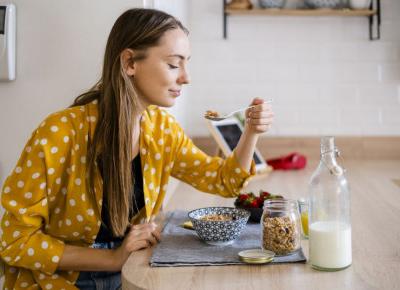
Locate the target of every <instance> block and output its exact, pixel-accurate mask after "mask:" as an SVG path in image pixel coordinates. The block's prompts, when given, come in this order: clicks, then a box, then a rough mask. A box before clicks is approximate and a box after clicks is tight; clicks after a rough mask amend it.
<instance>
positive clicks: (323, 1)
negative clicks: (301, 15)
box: [304, 0, 342, 8]
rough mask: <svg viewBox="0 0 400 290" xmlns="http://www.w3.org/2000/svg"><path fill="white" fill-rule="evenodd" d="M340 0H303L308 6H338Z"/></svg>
mask: <svg viewBox="0 0 400 290" xmlns="http://www.w3.org/2000/svg"><path fill="white" fill-rule="evenodd" d="M341 2H342V0H304V3H305V4H306V6H307V7H310V8H338V7H340V5H341Z"/></svg>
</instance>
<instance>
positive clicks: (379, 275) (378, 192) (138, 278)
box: [122, 160, 400, 290]
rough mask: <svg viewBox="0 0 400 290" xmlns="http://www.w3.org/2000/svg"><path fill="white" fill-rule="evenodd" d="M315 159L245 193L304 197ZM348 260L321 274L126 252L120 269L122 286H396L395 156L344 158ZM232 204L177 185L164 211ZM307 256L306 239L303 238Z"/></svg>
mask: <svg viewBox="0 0 400 290" xmlns="http://www.w3.org/2000/svg"><path fill="white" fill-rule="evenodd" d="M316 165H317V162H316V161H314V162H310V165H309V166H307V168H306V169H305V170H301V171H288V172H284V171H275V172H272V173H271V174H270V175H269V176H268V177H258V178H255V179H254V180H253V181H252V182H250V183H249V185H248V187H247V188H246V190H245V191H254V192H258V190H259V189H265V190H267V191H269V192H271V193H274V194H275V193H276V194H278V193H279V194H283V195H284V196H285V197H287V198H300V197H303V196H305V195H306V192H307V183H308V180H309V177H310V175H311V173H312V172H313V171H314V169H315V168H316ZM343 165H344V166H345V167H346V168H347V174H346V175H347V178H348V180H349V183H350V187H351V196H352V209H351V210H352V243H353V264H352V265H351V267H349V268H347V269H345V270H342V271H338V272H320V271H316V270H313V269H312V268H311V266H310V265H309V264H308V263H307V264H274V265H262V266H258V265H244V266H208V267H165V268H164V267H162V268H151V267H150V266H149V263H148V262H149V259H150V257H151V252H152V249H146V250H142V251H138V252H135V253H132V254H131V256H130V257H129V259H128V260H127V262H126V264H125V265H124V267H123V269H122V280H123V281H122V286H123V289H163V290H168V289H173V290H178V289H184V290H187V289H207V290H209V289H218V290H221V289H230V290H231V289H291V290H292V289H296V290H299V289H324V290H327V289H363V290H365V289H398V287H399V285H400V275H399V273H400V226H399V224H400V187H399V185H397V184H396V182H395V181H396V180H398V179H400V160H395V161H383V160H379V161H349V160H347V161H346V162H345V164H343ZM215 205H218V206H232V205H233V199H224V198H221V197H218V196H214V195H210V194H204V193H200V192H199V191H197V190H195V189H193V188H192V187H190V186H188V185H186V184H184V183H180V184H179V185H178V187H177V188H176V189H175V192H174V194H173V195H172V197H171V198H170V199H169V201H168V203H167V204H166V206H165V211H170V210H175V209H187V210H190V209H194V208H199V207H205V206H215ZM302 246H303V250H304V253H305V254H306V256H307V257H308V240H303V241H302Z"/></svg>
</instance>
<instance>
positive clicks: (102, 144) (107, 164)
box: [72, 9, 188, 236]
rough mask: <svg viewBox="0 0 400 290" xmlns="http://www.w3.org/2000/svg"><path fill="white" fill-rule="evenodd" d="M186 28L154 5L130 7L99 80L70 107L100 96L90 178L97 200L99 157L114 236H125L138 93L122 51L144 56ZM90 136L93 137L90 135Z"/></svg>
mask: <svg viewBox="0 0 400 290" xmlns="http://www.w3.org/2000/svg"><path fill="white" fill-rule="evenodd" d="M172 29H182V30H183V31H185V32H186V33H188V31H187V29H186V28H185V27H183V25H182V24H181V23H180V22H179V21H178V20H177V19H176V18H174V17H173V16H171V15H169V14H167V13H164V12H162V11H158V10H154V9H130V10H128V11H126V12H124V13H123V14H122V15H121V16H120V17H119V18H118V19H117V21H116V22H115V24H114V26H113V28H112V29H111V32H110V35H109V37H108V41H107V46H106V50H105V54H104V64H103V72H102V76H101V79H100V80H99V81H98V82H97V83H96V84H95V85H94V86H93V87H92V88H91V89H90V90H88V91H87V92H85V93H83V94H82V95H80V96H78V97H77V98H76V99H75V101H74V103H73V104H72V106H81V105H84V104H87V103H90V102H91V101H93V100H97V101H98V123H97V126H96V129H95V132H94V135H93V138H92V140H91V142H89V144H88V156H87V170H88V174H87V176H88V177H87V179H88V185H89V189H88V190H89V195H90V198H91V199H92V200H93V201H94V200H95V194H94V175H95V172H96V166H97V165H96V164H97V160H98V159H99V158H100V159H101V161H102V169H103V189H104V191H105V195H106V198H107V203H108V215H109V221H110V226H111V230H112V232H113V234H114V236H123V235H124V233H125V231H126V228H127V226H128V225H129V213H130V210H132V206H133V202H132V189H133V183H134V180H133V178H132V170H131V160H132V158H133V156H132V146H133V144H132V139H133V134H134V132H133V128H136V126H135V125H136V124H135V123H136V122H137V121H136V118H135V116H138V114H139V113H140V112H139V111H138V96H137V93H136V91H135V88H134V85H133V81H132V79H131V77H129V76H128V75H127V74H126V73H125V70H124V69H123V67H122V62H121V53H122V52H123V51H124V50H125V49H127V48H129V49H132V50H134V51H135V52H139V54H136V55H137V57H136V58H135V59H134V60H133V61H137V60H140V59H144V58H145V57H146V49H148V48H149V47H154V46H157V45H158V44H159V42H160V39H161V37H162V36H163V35H164V33H165V32H166V31H168V30H172ZM90 139H91V138H89V140H90Z"/></svg>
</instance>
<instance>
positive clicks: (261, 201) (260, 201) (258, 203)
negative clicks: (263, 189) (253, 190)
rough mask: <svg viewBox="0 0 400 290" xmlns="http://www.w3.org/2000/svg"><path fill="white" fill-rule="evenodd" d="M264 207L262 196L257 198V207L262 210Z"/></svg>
mask: <svg viewBox="0 0 400 290" xmlns="http://www.w3.org/2000/svg"><path fill="white" fill-rule="evenodd" d="M263 206H264V198H263V197H262V196H259V197H257V207H259V208H262V207H263Z"/></svg>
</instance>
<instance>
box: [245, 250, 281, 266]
mask: <svg viewBox="0 0 400 290" xmlns="http://www.w3.org/2000/svg"><path fill="white" fill-rule="evenodd" d="M238 255H239V259H240V260H241V261H243V262H245V263H249V264H266V263H270V262H272V261H273V260H274V257H275V253H274V252H272V251H268V250H262V249H250V250H245V251H241V252H239V253H238Z"/></svg>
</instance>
